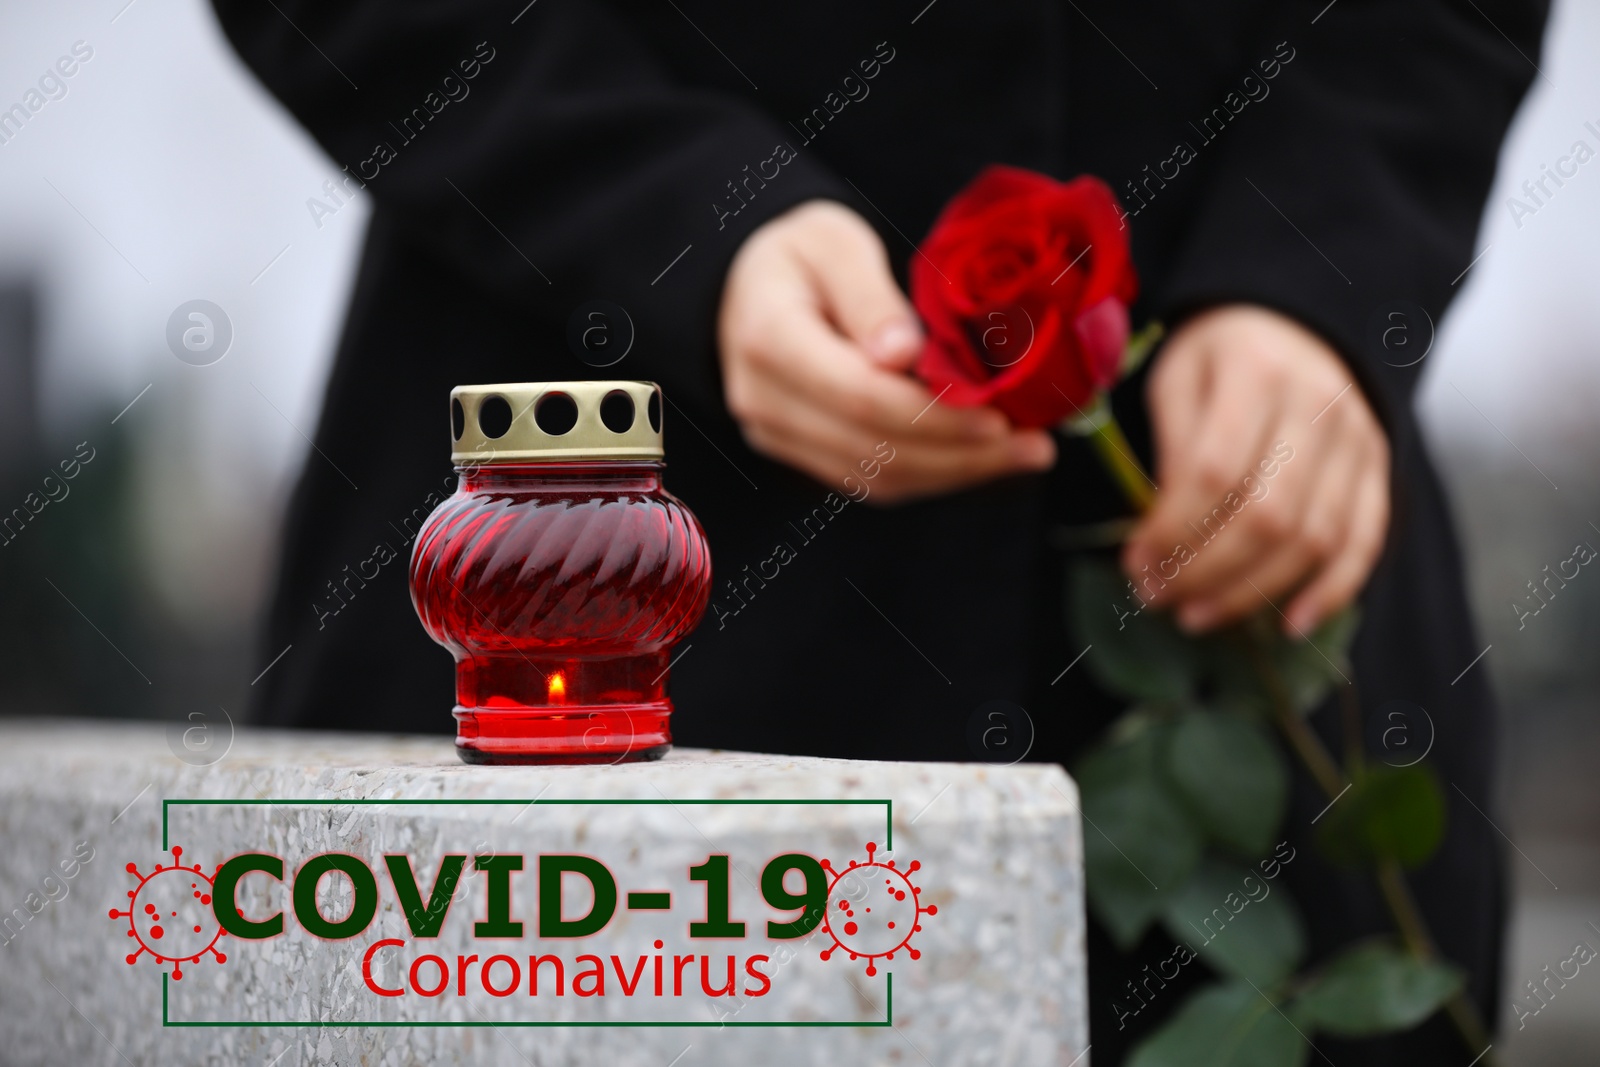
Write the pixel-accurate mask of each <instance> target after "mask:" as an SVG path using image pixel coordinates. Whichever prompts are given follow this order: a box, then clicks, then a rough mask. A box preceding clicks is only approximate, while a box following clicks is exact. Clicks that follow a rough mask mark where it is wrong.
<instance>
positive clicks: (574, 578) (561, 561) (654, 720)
mask: <svg viewBox="0 0 1600 1067" xmlns="http://www.w3.org/2000/svg"><path fill="white" fill-rule="evenodd" d="M630 394H631V395H630ZM549 397H555V398H556V399H557V400H562V399H563V398H565V399H564V400H563V402H562V403H561V404H558V405H555V406H558V407H561V408H562V410H563V411H564V412H565V413H566V414H568V415H570V414H571V411H570V410H569V409H571V408H575V409H576V418H575V420H574V421H573V422H572V423H571V424H570V425H569V424H568V423H567V420H566V418H564V417H562V418H555V419H553V420H550V419H544V418H543V416H544V415H546V414H548V411H549V409H550V407H551V406H552V405H553V404H555V402H554V401H549V402H546V398H549ZM623 399H626V400H627V401H628V403H626V404H625V403H624V402H623ZM496 401H503V402H504V403H505V410H504V411H502V410H501V409H500V408H499V406H498V404H497V403H496ZM603 404H604V405H609V407H608V409H607V414H608V416H611V417H609V418H607V419H606V420H605V421H602V419H601V417H600V407H601V405H603ZM659 405H660V400H659V392H657V391H656V390H655V387H654V386H653V385H651V384H650V383H647V382H643V383H641V382H581V383H580V382H561V383H540V384H529V385H501V386H480V387H464V388H462V389H457V390H455V392H454V393H453V394H452V406H453V408H454V417H453V424H454V425H453V431H454V436H455V438H456V448H455V452H454V455H455V457H456V459H457V464H458V465H457V471H458V472H459V474H460V481H459V483H458V487H457V489H456V492H455V494H454V495H453V496H451V497H450V498H449V499H447V500H446V501H444V502H443V503H442V504H440V505H439V507H438V508H436V509H435V510H434V512H433V514H432V515H430V516H429V517H428V521H427V522H426V523H425V524H424V526H423V528H422V530H421V532H420V533H419V534H418V536H417V542H416V547H415V549H414V550H413V552H412V556H411V571H410V580H411V599H412V603H413V604H414V605H415V606H416V609H417V614H418V616H419V617H420V618H421V620H422V624H423V626H424V627H425V628H426V629H427V631H428V634H429V636H431V637H432V638H433V639H434V640H435V641H437V642H439V644H441V645H443V646H445V647H446V648H447V649H449V650H450V652H451V654H452V655H453V656H454V657H455V660H456V708H455V717H456V721H457V734H456V749H457V751H458V752H459V753H460V754H461V757H462V758H463V759H464V760H466V761H467V762H469V763H613V762H622V761H627V760H642V759H656V758H659V757H660V756H662V755H664V754H665V753H666V751H667V749H668V748H669V747H670V746H671V740H672V735H671V729H670V718H671V714H672V702H671V700H670V699H669V698H668V696H667V671H668V665H669V662H670V658H671V655H672V650H673V646H674V645H675V644H677V643H678V642H679V641H681V640H682V639H683V638H684V637H685V636H686V635H687V634H688V633H689V631H690V630H692V629H693V628H694V626H695V624H696V623H697V622H699V620H700V617H701V615H703V614H704V613H705V609H706V603H707V601H708V599H709V597H710V591H711V557H710V552H709V550H708V548H707V546H706V540H705V535H704V533H703V532H702V530H701V529H700V524H699V522H698V521H697V520H696V519H695V517H694V515H693V514H692V513H691V512H690V511H689V509H688V508H686V507H684V505H683V504H682V503H681V502H679V501H678V500H677V499H675V498H674V497H673V496H672V495H671V494H670V493H668V492H667V491H666V490H665V489H664V488H663V487H662V484H661V472H662V469H663V467H664V464H663V463H662V462H661V460H660V459H659V458H654V459H652V458H646V457H647V456H648V454H649V453H650V452H651V450H652V449H651V443H652V442H651V439H652V438H653V446H654V452H655V454H656V455H657V456H658V457H659V453H660V443H659V442H660V406H659ZM624 408H626V409H627V411H628V412H631V413H632V415H633V421H632V422H626V425H625V429H624V430H623V431H622V432H618V431H616V430H614V429H612V428H611V427H613V426H619V425H624V422H625V420H624V418H623V415H622V414H620V412H621V411H622V409H624ZM469 409H470V410H469ZM489 409H494V410H495V411H497V412H499V415H498V416H497V417H496V418H494V419H490V418H488V417H487V414H486V413H487V411H488V410H489ZM506 413H511V414H512V415H513V419H512V425H510V426H507V427H506V428H505V431H504V432H503V433H501V434H499V435H498V436H494V435H492V434H491V433H489V432H488V431H493V430H498V429H500V428H501V424H502V423H503V421H504V420H503V416H504V414H506ZM519 419H520V420H521V421H523V422H525V423H526V424H527V425H517V422H518V420H519ZM541 422H542V423H544V425H546V426H550V427H554V428H557V429H559V428H561V427H563V426H565V427H566V428H565V430H564V431H563V432H561V433H550V432H548V430H546V429H541ZM597 428H598V429H597ZM472 430H477V431H478V432H479V435H480V436H479V437H478V438H477V439H476V440H475V439H474V434H473V433H472V432H471V431H472ZM603 435H615V436H616V437H618V438H622V439H623V440H622V441H621V443H618V442H616V441H610V440H608V438H607V437H606V436H603ZM463 438H465V440H463ZM546 439H548V440H546ZM496 444H499V445H503V446H504V447H502V448H495V447H493V446H494V445H496ZM607 445H609V446H611V453H612V454H611V455H598V456H597V455H595V454H594V453H596V452H597V451H600V450H601V449H602V448H604V447H605V446H607ZM574 454H576V455H574ZM619 454H620V456H621V458H618V455H619ZM485 456H487V457H488V458H485ZM546 456H548V457H550V458H544V457H546ZM463 457H467V458H466V461H465V462H463Z"/></svg>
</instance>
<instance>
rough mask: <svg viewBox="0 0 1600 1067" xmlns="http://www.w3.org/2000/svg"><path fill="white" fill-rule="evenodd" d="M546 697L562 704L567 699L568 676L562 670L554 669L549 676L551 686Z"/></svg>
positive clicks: (550, 700)
mask: <svg viewBox="0 0 1600 1067" xmlns="http://www.w3.org/2000/svg"><path fill="white" fill-rule="evenodd" d="M546 698H547V699H548V700H549V702H550V703H552V704H562V703H565V702H566V699H567V678H566V675H564V674H562V673H561V672H560V671H552V672H551V673H550V678H549V688H548V690H547V692H546Z"/></svg>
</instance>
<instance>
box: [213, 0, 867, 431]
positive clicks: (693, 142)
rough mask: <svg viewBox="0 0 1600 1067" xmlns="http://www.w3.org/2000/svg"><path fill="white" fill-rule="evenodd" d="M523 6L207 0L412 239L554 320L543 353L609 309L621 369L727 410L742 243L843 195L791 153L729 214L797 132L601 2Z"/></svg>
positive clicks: (547, 321)
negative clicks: (752, 172) (697, 83)
mask: <svg viewBox="0 0 1600 1067" xmlns="http://www.w3.org/2000/svg"><path fill="white" fill-rule="evenodd" d="M520 6H521V5H518V4H515V3H497V4H493V5H490V4H487V3H483V2H470V0H469V2H461V0H455V2H443V3H441V2H426V0H412V2H409V3H402V4H399V5H395V4H383V5H379V4H378V3H375V2H372V0H367V2H362V3H355V4H330V3H324V2H320V0H274V2H272V3H268V2H266V0H216V9H217V11H218V13H219V15H220V18H221V22H222V25H223V28H224V30H225V31H226V33H227V35H228V37H229V38H230V39H231V40H232V42H233V44H234V46H235V48H236V49H237V50H238V52H239V53H240V55H241V56H242V57H243V58H244V60H245V61H246V63H248V64H249V66H250V67H251V68H252V69H253V70H254V71H255V72H256V74H257V75H258V76H259V77H260V78H261V80H262V81H263V82H264V83H265V85H266V87H267V88H268V89H269V90H270V91H271V92H272V93H273V94H274V95H275V96H276V97H278V99H279V100H281V101H283V103H284V104H285V105H286V106H287V107H288V108H289V110H290V111H291V112H292V113H293V114H294V115H295V117H296V118H297V119H299V120H300V122H301V123H303V124H304V125H305V126H306V127H307V128H308V129H309V130H310V131H311V133H312V135H313V136H314V137H315V138H316V139H317V141H318V142H319V143H320V144H321V145H322V147H323V148H324V149H325V150H326V151H327V152H328V154H329V155H330V156H332V157H333V159H334V161H335V162H336V163H338V164H340V165H341V166H344V167H346V168H348V172H349V173H350V174H351V175H355V176H356V177H357V178H358V179H359V180H361V181H364V182H365V185H366V188H367V190H368V192H369V193H370V194H371V195H372V197H373V199H374V201H375V203H376V205H377V209H378V210H380V211H385V212H388V213H389V215H390V217H391V219H392V220H395V221H396V222H398V224H399V225H401V226H404V227H406V228H407V229H408V231H409V232H410V233H411V234H412V237H413V239H415V240H418V241H421V242H423V243H425V245H426V246H428V247H430V248H431V249H433V250H434V252H435V253H436V254H437V255H438V256H439V257H440V258H441V260H442V261H443V262H445V263H446V264H448V265H449V266H450V267H452V268H453V269H455V270H458V271H460V272H462V273H463V274H465V275H466V276H468V277H470V278H472V279H473V280H474V281H475V282H476V284H478V285H480V286H481V287H482V288H483V289H484V290H486V291H489V292H491V293H494V294H495V295H497V296H499V297H502V298H504V299H505V300H507V301H512V302H515V303H517V304H518V305H520V306H522V307H524V308H526V309H528V310H529V311H531V312H532V314H533V315H534V316H535V317H536V318H538V319H542V320H544V322H543V325H544V326H545V327H547V329H545V330H541V331H540V333H539V334H538V336H540V337H541V338H544V339H545V340H546V341H547V342H552V343H559V342H554V338H556V337H558V336H561V335H562V334H563V333H564V327H565V319H566V317H567V315H568V314H569V313H570V312H571V311H572V310H573V309H574V308H575V307H576V306H577V305H578V304H579V303H581V302H583V301H584V300H587V299H592V298H611V299H615V300H617V301H618V302H620V303H621V304H622V305H623V306H624V307H625V308H626V309H627V310H628V312H629V314H630V316H631V317H632V318H633V320H634V323H635V327H636V328H637V329H638V330H639V337H640V341H639V344H640V346H641V347H643V348H644V349H645V351H642V352H636V354H635V355H634V356H633V357H632V358H630V360H629V361H628V363H627V364H626V365H624V366H623V367H619V368H618V369H619V370H622V371H624V373H626V374H627V375H628V376H630V377H643V376H647V375H648V376H654V377H656V378H657V379H658V380H661V381H663V382H664V383H666V384H667V387H668V390H669V393H671V394H672V395H675V396H676V398H677V400H678V402H680V403H689V404H692V405H694V406H696V407H699V408H701V409H702V410H711V411H717V410H720V409H721V402H720V383H719V376H718V374H717V370H716V360H715V355H714V347H713V345H714V337H713V335H712V331H713V326H714V322H715V311H716V305H717V301H718V299H719V297H720V293H721V289H722V282H723V276H724V274H725V273H726V269H727V265H728V261H729V259H730V258H731V257H732V254H733V252H734V251H735V250H736V249H737V247H738V243H739V241H740V240H741V239H742V238H743V236H744V235H745V234H747V233H748V232H749V231H750V230H751V229H752V228H754V227H755V226H757V225H759V224H760V223H761V222H764V221H766V220H767V219H770V218H771V217H773V216H774V215H776V214H778V213H780V212H782V211H784V210H786V209H788V208H789V207H792V206H794V205H795V204H797V203H799V202H801V201H804V200H808V199H812V198H815V197H830V198H834V199H848V198H849V193H850V190H849V187H848V186H847V185H846V184H845V183H844V182H841V181H839V180H838V179H837V178H835V177H833V176H832V175H831V174H829V173H828V172H827V171H826V170H825V169H824V168H823V167H822V165H821V164H820V163H819V162H818V161H817V160H816V158H815V156H814V155H812V154H804V155H799V156H797V157H795V158H792V159H789V160H788V161H787V162H784V163H782V169H783V173H784V180H783V181H782V182H777V183H773V187H772V189H771V190H769V191H768V192H766V193H764V194H763V195H762V196H761V197H759V198H758V199H756V200H755V201H753V202H752V203H750V204H749V206H748V208H747V209H745V210H743V211H741V212H740V213H739V214H738V215H737V217H723V216H722V215H720V214H719V212H718V210H717V209H716V208H714V207H713V204H714V203H715V202H717V201H724V202H732V201H730V200H729V193H728V185H727V183H728V182H729V181H730V180H736V179H739V178H741V177H744V176H745V173H746V172H744V171H743V170H742V168H744V167H746V166H747V165H748V166H750V167H752V168H757V167H760V166H761V164H762V162H763V161H766V160H769V159H772V157H773V156H774V152H775V148H776V146H778V145H781V144H786V143H787V142H788V141H790V140H792V134H791V133H790V132H789V131H788V130H787V128H786V127H784V126H783V125H782V124H781V123H776V122H773V121H771V120H769V119H768V118H766V117H765V116H764V115H763V114H762V113H761V112H760V111H759V110H757V109H755V108H752V107H751V106H749V105H747V104H744V103H742V102H740V101H738V100H736V99H735V98H733V97H732V96H731V95H726V94H720V93H717V92H713V91H708V90H704V89H695V88H690V87H684V86H680V85H677V84H674V82H673V80H672V79H671V78H670V77H669V76H668V74H667V73H666V71H665V70H664V69H663V66H662V64H661V63H660V62H659V61H658V60H657V58H656V57H655V56H653V55H652V53H651V52H650V50H649V49H648V48H647V47H646V46H645V44H644V43H643V42H642V41H641V40H640V39H639V38H638V36H637V35H636V34H635V32H634V29H633V27H632V26H631V25H630V24H629V22H628V21H627V20H626V19H624V18H623V17H621V16H620V15H618V14H617V13H616V12H615V11H614V10H613V9H612V8H610V7H609V6H608V5H606V4H604V3H597V2H584V3H554V2H549V0H546V2H543V3H535V4H530V5H528V6H527V7H526V8H523V9H522V10H521V12H520V14H519V12H518V8H519V7H520ZM513 20H515V21H513ZM708 55H709V59H708V62H714V61H716V57H715V56H714V55H710V54H709V53H708ZM469 74H470V75H471V76H470V77H469ZM385 158H387V162H384V159H385ZM773 165H777V164H776V163H774V164H773ZM354 184H355V182H354V181H352V182H351V186H352V187H354ZM690 246H692V247H690ZM686 248H689V250H688V251H687V252H685V249H686ZM680 254H681V256H682V258H681V259H677V261H676V262H674V260H675V257H679V256H680ZM669 265H670V268H671V269H670V270H668V267H669ZM663 272H665V273H663ZM658 277H659V279H660V280H659V281H656V279H657V278H658ZM562 347H563V348H564V347H565V346H564V345H563V346H562ZM571 363H572V367H573V370H574V372H575V375H574V376H580V377H581V376H590V375H588V374H586V373H583V372H584V371H585V368H584V367H583V365H582V364H580V363H578V362H577V361H576V359H573V360H572V361H571ZM557 365H560V364H559V363H558V364H557Z"/></svg>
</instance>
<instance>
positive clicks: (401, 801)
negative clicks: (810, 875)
mask: <svg viewBox="0 0 1600 1067" xmlns="http://www.w3.org/2000/svg"><path fill="white" fill-rule="evenodd" d="M175 804H176V805H182V806H185V807H199V806H218V805H225V806H233V807H239V806H247V805H248V806H260V805H266V806H268V807H288V806H295V805H299V806H310V807H339V806H355V805H367V806H379V807H381V806H389V807H392V806H396V805H399V806H406V807H419V806H420V807H428V806H436V805H453V806H469V805H480V806H481V805H500V806H504V805H508V804H520V805H522V806H524V807H531V806H533V805H536V804H549V805H557V804H560V805H610V806H625V805H634V806H637V805H641V804H648V805H655V806H660V805H663V804H665V805H670V806H673V807H677V806H678V805H681V804H689V805H701V806H704V805H729V804H734V805H752V804H755V805H768V806H773V805H781V806H787V807H804V806H806V805H827V806H837V805H862V804H882V805H883V808H884V835H883V847H884V849H885V850H887V851H893V849H894V801H893V800H889V799H887V798H885V799H881V800H769V799H764V798H763V799H753V798H750V799H734V800H706V799H696V800H671V799H669V798H666V797H663V798H661V799H660V800H649V799H645V800H561V799H555V800H545V799H542V798H540V797H534V798H532V799H526V798H514V799H509V800H493V799H471V800H443V799H439V798H431V799H421V800H407V799H405V798H404V797H380V798H373V799H369V800H360V799H350V798H342V797H338V798H328V799H321V800H318V799H304V798H298V797H297V798H289V799H282V800H271V799H267V798H264V797H263V798H258V799H255V800H210V799H206V800H198V799H196V800H186V799H181V798H179V799H163V800H162V801H161V848H162V850H163V851H166V850H168V849H169V847H170V846H169V844H168V837H167V820H168V816H169V815H170V813H171V810H172V807H173V805H175ZM884 978H885V989H886V992H885V1001H886V1011H885V1014H884V1019H883V1021H882V1022H876V1023H859V1022H833V1021H819V1022H703V1023H701V1022H688V1021H669V1022H650V1021H643V1022H598V1021H596V1022H547V1021H537V1020H518V1021H510V1022H498V1021H493V1020H487V1019H486V1020H484V1021H482V1022H445V1021H443V1020H440V1021H431V1020H419V1021H412V1022H402V1021H394V1022H344V1021H328V1022H322V1021H317V1022H293V1021H281V1020H280V1021H270V1022H251V1021H237V1020H212V1021H194V1022H188V1021H177V1020H174V1019H172V1018H171V1017H170V1016H169V1014H168V997H169V989H170V984H171V976H170V975H168V974H166V973H163V974H162V975H161V1025H162V1026H163V1027H207V1028H235V1029H256V1028H268V1027H296V1028H309V1027H315V1028H317V1029H322V1028H325V1027H332V1028H335V1029H341V1028H345V1027H361V1028H367V1029H389V1028H396V1027H431V1028H453V1029H467V1028H474V1029H476V1028H480V1027H485V1026H487V1027H493V1028H495V1029H500V1028H510V1027H519V1028H525V1027H560V1028H584V1029H637V1028H658V1029H667V1028H698V1029H716V1030H722V1029H740V1028H772V1027H833V1028H841V1027H842V1028H851V1029H861V1030H870V1029H878V1028H884V1027H887V1028H890V1029H893V1028H894V972H892V971H889V972H885V975H884Z"/></svg>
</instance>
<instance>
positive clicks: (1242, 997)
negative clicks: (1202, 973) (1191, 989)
mask: <svg viewBox="0 0 1600 1067" xmlns="http://www.w3.org/2000/svg"><path fill="white" fill-rule="evenodd" d="M1310 1054H1311V1046H1310V1044H1308V1043H1307V1041H1306V1039H1305V1038H1303V1037H1301V1036H1300V1034H1299V1033H1298V1032H1296V1030H1295V1028H1294V1026H1293V1024H1291V1023H1290V1022H1289V1020H1288V1019H1286V1018H1284V1016H1283V1014H1282V1013H1281V1012H1279V1011H1278V1009H1277V1007H1276V1006H1274V1004H1273V1003H1272V1001H1270V1000H1268V999H1267V998H1266V996H1264V995H1263V994H1261V993H1259V992H1257V991H1256V990H1254V989H1251V988H1250V987H1249V986H1248V985H1245V984H1244V983H1242V982H1237V983H1229V984H1226V985H1211V986H1206V987H1204V988H1202V989H1200V990H1199V991H1198V992H1196V993H1195V994H1194V995H1193V996H1191V997H1190V998H1189V999H1188V1000H1186V1001H1184V1003H1183V1006H1182V1007H1181V1008H1179V1009H1178V1012H1177V1014H1176V1015H1174V1016H1173V1017H1172V1020H1171V1021H1170V1022H1168V1023H1167V1024H1166V1025H1165V1026H1163V1027H1162V1028H1161V1029H1159V1030H1157V1031H1156V1032H1155V1033H1154V1034H1151V1035H1150V1036H1149V1037H1148V1038H1146V1039H1145V1040H1144V1041H1142V1042H1140V1044H1139V1046H1138V1047H1137V1048H1135V1049H1134V1050H1133V1055H1132V1056H1131V1057H1130V1058H1129V1060H1128V1067H1302V1065H1303V1064H1304V1063H1305V1062H1306V1059H1307V1057H1308V1056H1309V1055H1310Z"/></svg>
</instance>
